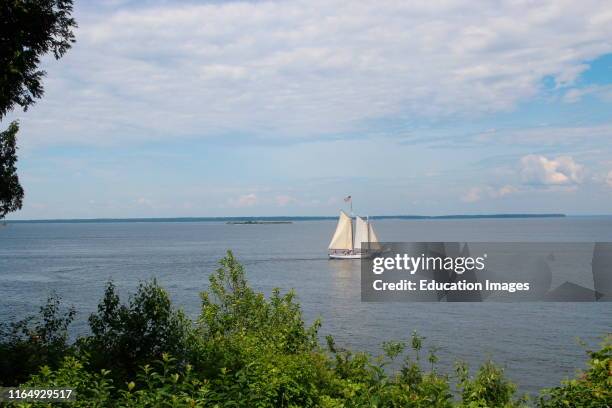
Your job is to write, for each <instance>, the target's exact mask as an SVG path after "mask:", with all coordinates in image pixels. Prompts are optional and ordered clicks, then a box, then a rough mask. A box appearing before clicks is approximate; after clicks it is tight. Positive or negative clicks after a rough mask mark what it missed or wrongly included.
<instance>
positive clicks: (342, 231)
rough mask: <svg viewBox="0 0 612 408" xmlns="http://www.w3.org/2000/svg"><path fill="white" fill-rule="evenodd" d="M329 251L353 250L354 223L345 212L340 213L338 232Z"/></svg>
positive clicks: (335, 233) (330, 244)
mask: <svg viewBox="0 0 612 408" xmlns="http://www.w3.org/2000/svg"><path fill="white" fill-rule="evenodd" d="M329 249H341V250H348V251H351V250H353V221H352V220H351V217H349V216H348V215H346V213H345V212H344V211H341V212H340V218H339V219H338V225H337V226H336V232H334V236H333V237H332V239H331V242H330V243H329Z"/></svg>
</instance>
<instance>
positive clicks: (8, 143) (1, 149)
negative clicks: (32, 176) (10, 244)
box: [0, 122, 23, 219]
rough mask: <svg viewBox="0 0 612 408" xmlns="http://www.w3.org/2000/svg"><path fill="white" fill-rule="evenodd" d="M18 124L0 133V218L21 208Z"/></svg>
mask: <svg viewBox="0 0 612 408" xmlns="http://www.w3.org/2000/svg"><path fill="white" fill-rule="evenodd" d="M18 130H19V126H18V125H17V122H13V123H11V124H10V126H9V128H8V129H7V130H6V131H4V132H2V133H0V219H2V218H4V216H5V215H6V214H7V213H9V212H12V211H17V210H18V209H20V208H21V202H22V200H23V188H21V185H20V184H19V177H17V166H16V165H15V164H16V163H17V146H16V143H15V142H16V139H17V138H16V136H17V131H18Z"/></svg>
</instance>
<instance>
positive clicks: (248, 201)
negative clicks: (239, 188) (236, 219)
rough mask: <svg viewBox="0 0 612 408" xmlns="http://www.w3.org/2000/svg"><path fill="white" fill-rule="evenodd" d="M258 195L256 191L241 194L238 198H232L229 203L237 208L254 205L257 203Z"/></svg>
mask: <svg viewBox="0 0 612 408" xmlns="http://www.w3.org/2000/svg"><path fill="white" fill-rule="evenodd" d="M257 202H258V199H257V195H255V194H254V193H250V194H245V195H241V196H240V197H238V198H230V199H229V205H230V206H231V207H236V208H244V207H252V206H254V205H255V204H257Z"/></svg>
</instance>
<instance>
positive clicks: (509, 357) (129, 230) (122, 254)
mask: <svg viewBox="0 0 612 408" xmlns="http://www.w3.org/2000/svg"><path fill="white" fill-rule="evenodd" d="M375 226H376V228H377V232H378V235H379V237H381V239H383V240H386V241H488V240H490V241H548V242H551V241H597V240H599V241H612V218H571V217H569V218H555V219H506V220H503V219H495V220H491V219H483V220H403V221H399V220H380V221H376V222H375ZM334 227H335V223H334V222H333V221H301V222H295V223H293V224H284V225H227V224H224V223H213V222H193V223H158V222H152V223H96V224H60V223H58V224H9V226H7V227H5V228H0V318H1V319H2V320H7V319H14V318H20V317H23V316H24V315H26V314H28V313H32V312H34V311H36V310H37V308H38V307H39V306H40V305H41V304H42V303H43V301H44V299H45V298H46V297H47V295H48V294H49V293H50V291H52V290H54V291H56V292H58V293H59V294H60V295H61V296H62V297H63V298H64V301H65V302H66V303H67V304H73V305H75V306H76V307H77V309H78V310H79V312H80V314H79V316H78V318H79V321H78V322H77V323H76V324H75V325H74V327H73V330H74V334H78V333H83V332H85V331H86V330H87V325H86V323H85V321H86V318H87V316H88V314H89V313H91V312H92V311H94V310H95V308H96V305H97V302H98V300H99V299H100V297H101V296H102V293H103V288H104V285H105V282H106V281H108V280H109V279H112V280H113V281H114V282H115V283H116V285H117V286H118V287H119V289H120V293H122V294H123V295H126V294H127V293H129V292H131V291H133V290H134V288H135V287H136V286H137V284H138V282H139V281H141V280H144V279H147V278H151V277H156V278H157V279H158V281H159V282H161V284H163V285H164V286H165V287H166V288H167V289H168V290H169V291H170V293H171V295H172V297H173V300H174V301H175V303H176V304H178V305H180V306H181V307H183V308H184V309H185V311H186V312H187V313H188V314H190V315H192V316H196V315H197V314H198V311H199V298H198V293H199V292H200V291H202V290H206V289H207V283H208V280H207V277H208V275H209V274H210V272H211V271H213V270H214V269H215V268H216V262H217V260H218V259H219V258H221V257H222V256H223V255H224V252H225V250H226V249H230V248H231V249H233V250H234V253H235V254H236V255H237V256H238V257H239V259H240V260H241V261H242V262H243V263H244V264H245V266H246V269H247V273H248V277H249V280H250V281H251V283H252V285H253V286H254V287H256V288H257V289H259V290H263V291H264V292H266V293H269V292H270V291H271V289H272V288H274V287H280V288H281V289H285V290H287V289H290V288H295V289H296V291H297V293H298V296H299V300H300V302H301V304H302V306H303V309H304V313H305V316H306V318H307V320H308V321H312V320H313V319H314V318H316V317H319V316H320V317H322V319H323V328H322V333H323V334H326V333H332V334H334V336H335V337H336V340H337V342H338V343H339V344H341V345H345V346H349V347H352V348H356V349H362V350H363V349H365V350H368V351H371V352H375V353H378V352H379V350H380V349H379V345H380V344H381V342H383V341H385V340H392V339H393V340H398V339H405V338H407V337H408V336H409V335H410V333H411V332H412V330H417V331H418V332H419V333H420V334H422V335H424V336H426V337H427V340H426V346H431V345H435V346H437V347H439V348H440V351H439V354H440V360H441V364H442V365H447V366H449V367H451V366H452V363H453V361H454V359H456V358H460V359H464V360H466V361H468V362H469V363H470V365H472V366H475V365H477V364H479V363H481V362H482V361H483V360H485V359H487V358H492V359H494V360H495V361H496V362H498V363H500V364H502V365H504V366H505V367H506V372H507V373H508V375H509V376H510V377H511V378H512V379H513V380H514V381H515V382H516V383H518V384H519V387H520V390H521V391H522V392H535V391H537V390H538V389H540V388H543V387H548V386H553V385H556V384H557V383H558V382H559V380H560V379H562V378H566V377H569V376H573V375H574V373H575V370H576V369H578V368H582V367H583V363H584V353H583V351H582V349H581V348H580V347H579V346H577V344H576V338H577V337H580V338H581V339H583V340H586V341H587V342H588V343H589V344H595V343H596V342H597V341H598V338H599V337H600V336H601V335H603V334H604V333H606V332H611V331H612V303H582V304H580V303H556V304H549V303H514V304H501V303H480V304H479V303H471V304H458V303H375V304H372V303H361V302H360V272H359V263H358V262H354V261H330V260H328V259H327V257H326V246H327V244H328V240H329V238H330V236H331V234H332V232H333V230H334Z"/></svg>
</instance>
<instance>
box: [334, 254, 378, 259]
mask: <svg viewBox="0 0 612 408" xmlns="http://www.w3.org/2000/svg"><path fill="white" fill-rule="evenodd" d="M369 256H370V255H369V254H329V258H330V259H362V258H363V259H365V258H368V257H369Z"/></svg>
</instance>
